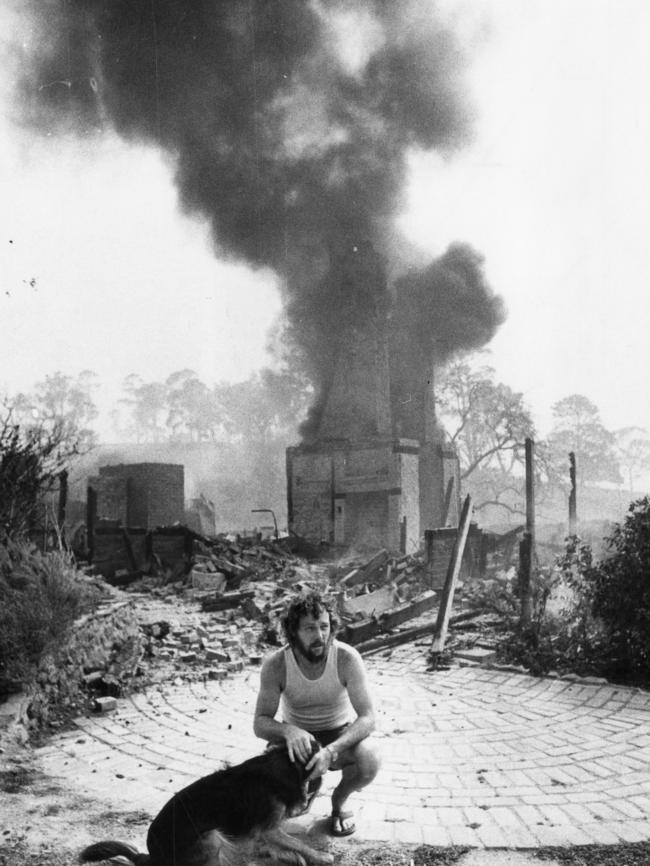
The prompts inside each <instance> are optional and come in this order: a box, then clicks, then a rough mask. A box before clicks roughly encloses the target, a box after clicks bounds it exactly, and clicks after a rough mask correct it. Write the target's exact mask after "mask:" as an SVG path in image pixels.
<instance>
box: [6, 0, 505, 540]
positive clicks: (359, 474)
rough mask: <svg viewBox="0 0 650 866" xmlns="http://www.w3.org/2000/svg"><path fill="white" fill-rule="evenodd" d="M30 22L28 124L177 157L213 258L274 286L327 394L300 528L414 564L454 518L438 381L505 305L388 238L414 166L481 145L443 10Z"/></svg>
mask: <svg viewBox="0 0 650 866" xmlns="http://www.w3.org/2000/svg"><path fill="white" fill-rule="evenodd" d="M24 15H25V19H24V20H25V27H24V32H23V33H22V34H21V46H20V48H19V49H17V53H18V55H19V56H20V59H21V63H22V66H21V76H20V85H19V104H20V108H21V112H22V114H23V119H24V120H25V121H26V122H29V123H30V124H31V125H32V127H33V128H36V129H39V130H41V131H43V132H44V133H46V134H48V135H51V134H52V132H53V131H56V130H61V131H63V132H65V133H68V132H69V131H70V129H71V128H73V129H74V130H75V131H76V132H77V133H78V134H81V135H84V136H86V137H88V138H92V137H93V136H95V135H98V134H101V132H102V131H103V130H107V129H111V130H114V131H116V132H117V133H118V134H119V135H121V136H123V137H124V138H125V139H128V140H138V141H141V142H144V143H148V144H151V145H152V146H155V147H159V148H162V149H164V150H165V151H166V153H167V154H168V155H169V157H170V160H171V161H172V163H173V166H174V172H175V180H176V184H177V187H178V191H179V198H180V203H181V206H182V207H183V209H184V210H185V211H186V212H188V213H191V214H196V215H199V216H201V217H203V218H206V219H207V220H208V221H209V224H210V227H211V229H212V233H213V238H214V244H215V251H216V254H217V255H219V256H222V257H224V258H230V259H237V260H240V261H244V262H247V263H248V264H249V265H250V266H251V267H253V268H270V269H272V270H273V271H274V272H275V273H276V274H277V275H278V277H279V281H280V285H281V290H282V291H283V293H284V300H285V313H286V337H287V339H288V341H290V343H291V344H292V347H293V349H294V351H293V352H292V353H290V357H291V359H292V361H293V362H294V363H300V364H301V366H302V369H303V372H304V373H306V375H307V376H308V378H309V380H310V381H311V382H312V384H313V387H314V394H315V399H314V406H313V408H312V412H311V413H310V417H309V418H308V419H307V421H306V422H305V424H304V425H303V427H302V436H303V440H302V442H301V444H300V445H298V446H297V447H295V448H294V449H290V451H289V454H288V460H287V466H288V473H289V505H290V520H291V522H292V525H293V527H294V528H295V529H296V530H297V531H301V532H304V533H305V534H306V535H308V536H309V537H311V538H313V539H315V540H318V541H320V540H325V541H342V542H352V541H354V543H359V544H371V545H372V544H376V543H377V542H380V543H382V544H383V543H385V544H388V545H389V546H390V547H391V548H396V549H399V548H402V549H404V550H410V549H412V548H413V546H414V545H416V544H417V543H418V542H419V539H420V537H421V531H422V528H423V527H426V526H432V525H433V526H435V525H440V524H441V523H444V522H445V520H446V518H449V519H452V520H453V514H454V512H453V509H452V508H451V506H450V507H449V508H447V504H446V502H445V496H446V494H447V491H448V488H449V481H450V479H452V478H453V477H455V475H456V469H455V458H454V457H453V456H452V455H450V454H448V452H447V450H446V449H445V446H444V441H443V437H442V434H441V432H440V431H439V430H438V429H437V427H436V422H435V413H434V409H433V392H432V376H433V368H434V364H437V365H440V364H441V363H442V362H443V361H444V360H445V359H446V358H448V357H449V356H450V355H452V354H453V353H455V352H457V351H459V350H463V349H468V348H473V347H478V346H481V345H484V344H485V343H486V342H487V341H488V340H489V339H490V338H491V336H492V334H493V333H494V331H495V330H496V328H497V327H498V325H499V323H500V321H501V320H502V317H503V310H502V305H501V302H500V299H499V298H498V297H497V296H495V295H494V293H493V292H492V291H491V289H490V287H489V286H488V284H487V283H486V281H485V277H484V273H483V266H482V259H481V256H480V255H479V254H478V253H476V252H475V251H474V250H473V249H471V248H470V247H468V246H466V245H463V244H454V245H452V246H451V247H450V248H449V249H448V250H447V252H446V253H444V254H443V255H442V256H440V257H439V258H437V259H435V260H433V261H430V262H429V264H425V265H424V266H422V265H421V264H418V265H417V266H416V264H415V263H414V261H415V256H411V259H412V260H413V263H412V264H411V263H409V254H408V253H407V250H408V244H407V243H406V242H404V241H403V240H401V239H400V238H399V237H398V236H397V233H396V231H395V220H396V217H397V216H398V214H399V213H400V211H401V209H402V208H403V206H404V189H405V180H406V177H407V171H408V157H409V154H410V153H412V152H414V151H436V152H438V153H440V154H443V155H445V156H447V155H450V154H451V153H453V151H454V150H455V149H457V148H459V147H461V146H463V145H464V144H465V143H467V141H468V140H469V137H470V133H471V119H472V111H471V106H470V104H469V101H468V98H467V95H466V92H465V91H466V88H465V80H464V73H465V69H466V60H467V58H466V53H465V50H464V47H463V45H462V44H461V42H460V39H459V37H458V36H457V35H456V32H455V31H454V25H453V22H452V21H451V20H450V19H449V20H447V19H445V17H444V10H443V9H442V7H439V6H438V5H436V4H433V3H428V2H426V0H402V2H400V3H390V2H386V0H365V2H356V0H355V2H352V0H308V2H305V0H247V2H245V3H243V2H240V0H223V2H220V3H191V4H188V3H179V2H178V0H156V2H155V3H151V4H149V5H146V6H145V5H142V4H133V3H132V2H130V0H113V2H110V3H107V2H106V0H67V2H66V3H64V4H62V5H60V4H58V3H57V2H50V0H48V2H46V0H29V2H27V3H26V4H25V11H24ZM433 194H434V191H432V195H433ZM433 240H435V239H433ZM418 260H419V261H420V262H421V261H422V256H421V255H420V254H418ZM454 495H455V496H457V495H458V486H457V484H456V486H455V490H454ZM448 498H449V501H450V502H451V500H452V499H453V498H454V497H453V496H452V497H448ZM445 512H446V513H445Z"/></svg>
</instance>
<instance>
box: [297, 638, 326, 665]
mask: <svg viewBox="0 0 650 866" xmlns="http://www.w3.org/2000/svg"><path fill="white" fill-rule="evenodd" d="M331 643H332V638H331V637H328V639H327V640H326V641H312V643H310V644H309V646H305V644H304V643H303V642H302V641H301V640H300V638H299V637H298V635H296V643H295V648H296V649H297V650H298V652H299V653H300V655H301V656H302V657H303V658H305V659H307V661H308V662H311V663H312V664H316V662H320V661H322V660H323V659H324V658H326V657H327V653H328V651H329V648H330V645H331Z"/></svg>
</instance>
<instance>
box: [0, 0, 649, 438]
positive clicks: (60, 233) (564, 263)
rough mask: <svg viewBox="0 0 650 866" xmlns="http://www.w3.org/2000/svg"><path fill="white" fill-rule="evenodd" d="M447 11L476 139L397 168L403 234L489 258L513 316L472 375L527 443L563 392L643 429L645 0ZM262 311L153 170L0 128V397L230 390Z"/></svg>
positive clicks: (260, 347) (133, 155) (484, 0)
mask: <svg viewBox="0 0 650 866" xmlns="http://www.w3.org/2000/svg"><path fill="white" fill-rule="evenodd" d="M446 6H447V7H449V8H451V9H452V10H456V11H459V12H461V11H463V12H466V11H467V10H469V12H470V13H471V14H472V16H474V15H475V14H476V13H479V12H480V13H481V14H485V13H486V12H489V13H490V19H491V34H490V36H489V37H488V40H487V42H486V43H485V44H484V45H482V47H481V48H480V50H479V49H477V51H476V59H475V62H474V65H473V67H472V70H471V73H470V83H471V90H472V93H473V95H474V99H475V101H476V103H477V106H478V122H477V137H476V141H475V143H474V144H473V145H472V146H471V147H469V148H467V149H466V150H465V151H464V152H463V153H461V154H459V155H457V156H456V157H455V158H454V159H453V160H451V161H448V162H445V161H442V160H441V159H440V158H438V157H436V156H433V155H424V154H420V155H417V156H416V155H414V156H413V159H412V162H411V169H412V170H411V180H410V185H409V197H408V199H409V204H408V208H407V210H406V211H405V212H404V213H403V214H402V216H401V218H400V226H401V228H402V229H403V230H404V231H405V232H406V233H407V235H408V236H409V237H410V238H411V239H412V240H414V241H415V242H417V243H419V244H420V245H422V246H425V247H426V248H427V249H429V250H430V251H431V252H432V253H433V254H436V255H437V254H439V253H441V252H443V251H444V249H445V247H446V245H447V244H448V243H449V242H450V241H452V240H462V241H468V242H470V243H471V244H473V245H474V246H475V247H476V248H477V249H479V250H480V251H481V252H483V253H484V254H485V257H486V272H487V275H488V279H489V281H490V282H491V284H492V286H493V288H494V289H495V290H496V291H497V292H498V293H499V294H501V295H502V296H503V297H504V299H505V302H506V305H507V308H508V313H509V314H508V319H507V321H506V323H505V324H504V325H503V326H502V328H501V330H500V331H499V333H498V335H497V337H496V338H495V339H494V341H493V342H492V344H491V358H490V362H491V363H492V364H493V366H495V367H496V370H497V374H498V378H499V379H500V380H501V381H503V382H505V383H507V384H508V385H510V386H511V387H513V388H515V389H516V390H520V391H523V392H524V395H525V398H526V400H527V402H528V405H529V406H530V407H531V409H532V410H533V412H534V414H535V416H536V418H537V420H538V423H539V427H540V433H541V434H544V433H546V432H548V428H549V426H550V421H551V417H550V407H551V405H552V404H553V403H554V402H555V401H557V400H559V399H561V398H562V397H565V396H567V395H569V394H571V393H581V394H584V395H585V396H587V397H589V399H591V400H592V401H593V402H594V403H595V404H596V405H597V406H598V407H599V409H600V410H601V416H602V419H603V421H604V423H605V425H606V426H607V427H609V428H610V429H616V428H619V427H623V426H629V425H639V426H643V427H647V428H648V429H650V401H648V400H647V397H646V391H647V386H648V378H649V375H648V371H649V370H650V340H649V339H648V310H649V309H650V305H649V303H648V300H647V298H648V292H649V290H650V285H649V280H648V274H649V273H650V268H649V265H650V244H649V243H648V234H649V232H648V230H649V229H650V192H649V190H650V183H649V181H650V167H649V162H648V160H649V157H650V52H649V51H648V37H649V35H650V3H648V2H647V0H458V2H455V0H448V2H447V3H446ZM2 14H3V13H1V12H0V24H2V23H3V22H2ZM5 23H6V22H5ZM2 62H3V68H2V69H0V81H2V82H3V84H2V86H3V87H4V88H7V87H9V85H10V78H9V76H8V74H7V59H6V57H3V58H2ZM0 98H1V99H2V103H0V107H2V105H6V92H5V93H0ZM31 280H35V281H36V282H35V285H34V286H31V285H30V281H31ZM279 310H280V300H279V295H278V292H277V290H276V286H275V282H274V278H273V275H272V274H269V273H252V272H251V271H249V270H247V269H246V268H245V267H243V266H241V267H240V266H233V265H228V266H226V265H223V264H221V263H219V262H218V261H217V260H215V258H214V257H213V254H212V249H211V244H210V241H209V237H208V232H207V229H206V227H205V225H203V224H201V223H200V222H199V221H196V220H189V219H188V218H186V217H183V216H182V215H181V214H180V212H179V211H178V210H177V207H176V192H175V189H174V187H173V183H172V179H171V170H170V167H169V165H167V164H166V162H165V159H164V157H163V156H162V155H161V154H159V153H157V152H156V151H153V150H148V149H144V148H138V147H133V146H127V145H126V144H124V143H122V142H121V141H120V140H118V139H117V138H115V137H111V136H107V137H105V138H104V139H103V140H102V141H101V142H95V143H94V144H92V145H91V144H90V143H88V142H86V143H81V142H79V141H76V140H73V139H69V140H61V139H60V138H59V139H56V140H54V139H50V140H47V141H37V140H35V139H32V138H30V137H29V136H28V135H27V134H26V133H25V131H24V130H23V131H21V130H18V129H17V128H16V127H15V126H12V124H11V122H10V120H9V119H8V117H7V116H6V114H4V113H3V115H2V117H0V340H1V342H0V390H3V389H4V390H8V391H10V392H15V391H17V390H20V389H22V390H28V389H30V388H31V387H32V386H33V384H34V382H36V381H38V380H40V379H43V378H44V376H45V375H46V374H48V373H52V372H54V371H56V370H60V371H62V372H64V373H66V374H68V375H71V376H75V377H76V376H77V375H78V374H79V373H80V372H81V371H83V370H87V369H90V370H93V371H95V372H96V373H97V374H98V377H99V380H100V382H101V383H103V392H102V394H100V395H98V401H99V402H102V403H106V404H108V403H109V402H111V401H112V400H114V399H116V398H117V397H118V396H119V395H120V388H121V383H122V380H123V379H124V377H125V376H127V375H128V374H129V373H138V374H140V375H141V376H142V377H143V378H144V379H145V380H158V381H160V380H163V379H165V378H166V377H167V376H168V375H169V374H170V373H171V372H173V371H175V370H178V369H181V368H184V367H189V368H191V369H194V370H196V372H197V373H198V374H199V376H200V377H201V378H202V379H203V380H204V381H205V382H207V383H209V384H211V383H213V382H215V381H217V380H220V379H230V380H235V381H236V380H240V379H243V378H245V377H246V376H247V375H249V373H250V372H252V371H253V370H255V369H257V368H259V367H260V366H261V365H263V364H264V363H265V362H266V361H267V360H268V359H267V357H266V356H265V343H266V334H267V330H268V328H269V327H270V326H271V324H272V323H273V320H274V318H275V317H276V316H277V314H278V312H279Z"/></svg>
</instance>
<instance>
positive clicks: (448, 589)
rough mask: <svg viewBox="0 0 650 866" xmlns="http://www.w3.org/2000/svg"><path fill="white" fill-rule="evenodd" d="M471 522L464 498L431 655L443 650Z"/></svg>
mask: <svg viewBox="0 0 650 866" xmlns="http://www.w3.org/2000/svg"><path fill="white" fill-rule="evenodd" d="M471 520H472V497H471V496H469V495H468V496H466V497H465V502H464V503H463V510H462V512H461V515H460V521H459V523H458V532H457V534H456V541H455V542H454V547H453V550H452V553H451V558H450V560H449V568H448V569H447V577H446V579H445V585H444V587H443V590H442V597H441V599H440V607H439V608H438V618H437V620H436V628H435V631H434V633H433V640H432V643H431V654H432V655H436V654H439V653H441V652H442V651H443V649H444V648H445V640H446V639H447V629H448V627H449V617H450V615H451V606H452V604H453V602H454V592H455V590H456V584H457V583H458V576H459V574H460V569H461V565H462V563H463V553H464V552H465V542H466V541H467V534H468V532H469V525H470V523H471Z"/></svg>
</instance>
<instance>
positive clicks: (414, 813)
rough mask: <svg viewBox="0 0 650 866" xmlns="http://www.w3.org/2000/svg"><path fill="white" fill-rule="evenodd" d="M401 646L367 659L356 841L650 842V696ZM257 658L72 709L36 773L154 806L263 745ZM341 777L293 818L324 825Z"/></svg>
mask: <svg viewBox="0 0 650 866" xmlns="http://www.w3.org/2000/svg"><path fill="white" fill-rule="evenodd" d="M424 657H425V650H424V649H423V648H422V647H418V646H417V645H408V646H406V647H402V648H399V649H395V650H393V651H391V652H390V653H383V654H379V655H374V656H370V657H368V659H367V666H368V671H369V677H370V680H371V684H372V689H373V693H374V695H375V698H376V703H377V709H378V722H379V724H378V728H379V730H378V731H377V734H376V735H375V738H376V740H377V744H378V746H379V748H380V750H381V753H382V756H383V764H382V769H381V771H380V773H379V775H378V777H377V779H376V780H375V781H374V782H373V783H372V785H370V786H369V787H368V788H366V789H365V790H364V791H362V792H359V793H358V794H356V795H354V797H353V799H352V800H351V801H350V805H351V806H352V807H354V809H355V812H356V816H357V823H358V832H357V837H358V838H360V839H363V840H368V841H380V840H382V841H383V840H385V841H400V842H409V843H422V842H424V843H427V844H434V845H450V844H467V845H471V846H478V847H502V846H506V847H517V848H534V847H538V846H541V845H548V844H552V845H568V844H588V843H595V842H597V843H610V842H611V843H613V842H618V841H628V842H632V841H641V840H647V839H650V823H649V822H648V818H649V817H650V694H649V693H647V692H641V691H639V690H636V689H628V688H622V687H617V686H612V685H605V684H600V683H581V682H570V681H567V680H558V679H536V678H533V677H528V676H525V675H521V674H516V673H512V672H504V671H498V670H490V669H487V668H481V667H457V666H453V667H451V669H450V670H448V671H438V672H435V673H427V672H426V670H425V663H424ZM258 679H259V668H253V667H251V668H248V669H247V670H246V671H244V672H243V673H241V674H237V675H231V677H230V678H229V679H227V680H223V681H207V682H199V683H182V682H178V683H176V684H170V685H164V686H162V687H158V688H153V689H150V690H149V691H147V692H145V693H140V694H136V695H133V696H132V697H130V698H126V699H122V700H120V701H119V702H118V709H117V711H116V712H113V713H110V714H106V715H104V716H97V717H93V718H81V719H78V720H77V723H76V725H77V727H76V729H75V730H73V731H69V732H67V733H65V734H62V735H60V736H57V737H55V738H54V739H52V740H51V741H50V742H49V743H48V745H47V746H46V747H44V748H42V749H40V750H39V758H40V761H41V763H42V766H43V769H44V770H45V771H46V772H49V773H51V774H52V775H61V776H66V777H71V778H77V779H79V787H80V789H84V790H86V791H87V792H89V793H91V792H93V791H94V792H101V793H102V795H103V796H106V797H113V798H115V799H116V800H119V801H120V803H121V804H122V806H123V807H125V806H128V808H132V809H145V810H146V811H148V812H150V813H151V814H152V816H153V814H155V812H156V811H157V810H158V809H159V808H160V806H161V805H162V804H163V803H164V801H165V800H166V799H167V798H168V797H169V796H170V794H171V793H173V792H174V791H176V790H178V789H179V788H180V787H182V786H183V785H185V784H187V783H188V782H189V781H191V780H192V779H194V778H196V777H198V776H200V775H205V774H206V773H209V772H211V771H212V770H214V769H218V768H219V767H221V766H223V765H224V762H228V763H233V762H237V761H240V760H243V759H244V758H246V757H249V756H250V755H252V754H254V753H256V752H258V751H259V750H260V749H261V748H262V743H261V742H260V740H258V739H256V738H255V737H254V735H253V733H252V716H253V708H254V703H255V697H256V693H257V684H258ZM335 782H336V774H331V775H330V776H328V777H327V779H326V782H325V785H324V786H323V790H322V792H321V794H320V795H319V797H318V798H317V799H316V801H315V803H314V805H313V807H312V811H311V812H310V814H309V815H307V816H304V817H303V818H300V819H297V820H296V821H295V822H294V828H295V829H299V830H305V831H310V830H311V831H313V830H318V829H319V828H320V827H322V823H323V820H322V819H323V818H324V816H326V815H327V812H328V805H329V793H330V792H331V788H332V786H333V784H335Z"/></svg>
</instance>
